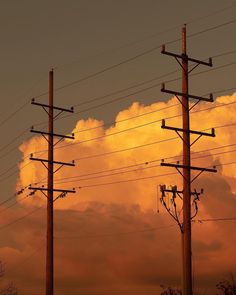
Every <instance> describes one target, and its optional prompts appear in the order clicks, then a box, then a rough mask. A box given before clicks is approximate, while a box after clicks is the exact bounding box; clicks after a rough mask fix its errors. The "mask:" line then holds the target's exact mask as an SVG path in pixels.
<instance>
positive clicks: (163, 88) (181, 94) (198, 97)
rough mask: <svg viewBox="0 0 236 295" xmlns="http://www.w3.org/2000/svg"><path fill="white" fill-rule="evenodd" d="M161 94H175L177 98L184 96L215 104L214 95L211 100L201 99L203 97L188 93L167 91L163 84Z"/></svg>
mask: <svg viewBox="0 0 236 295" xmlns="http://www.w3.org/2000/svg"><path fill="white" fill-rule="evenodd" d="M161 92H165V93H169V94H173V95H176V96H183V97H187V98H193V99H198V100H199V101H200V100H202V101H207V102H214V99H213V95H212V93H210V94H209V98H207V97H201V96H197V95H193V94H186V93H182V92H178V91H173V90H169V89H166V88H165V83H162V87H161Z"/></svg>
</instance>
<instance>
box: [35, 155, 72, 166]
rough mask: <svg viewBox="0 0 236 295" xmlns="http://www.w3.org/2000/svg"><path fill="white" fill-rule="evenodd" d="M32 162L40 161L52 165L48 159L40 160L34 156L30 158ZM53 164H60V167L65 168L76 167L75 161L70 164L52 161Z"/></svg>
mask: <svg viewBox="0 0 236 295" xmlns="http://www.w3.org/2000/svg"><path fill="white" fill-rule="evenodd" d="M30 160H32V161H39V162H42V163H45V162H46V163H50V162H51V161H49V160H47V159H40V158H34V157H33V155H31V156H30ZM52 163H53V164H58V165H63V166H73V167H74V166H75V163H74V161H72V163H68V162H61V161H52Z"/></svg>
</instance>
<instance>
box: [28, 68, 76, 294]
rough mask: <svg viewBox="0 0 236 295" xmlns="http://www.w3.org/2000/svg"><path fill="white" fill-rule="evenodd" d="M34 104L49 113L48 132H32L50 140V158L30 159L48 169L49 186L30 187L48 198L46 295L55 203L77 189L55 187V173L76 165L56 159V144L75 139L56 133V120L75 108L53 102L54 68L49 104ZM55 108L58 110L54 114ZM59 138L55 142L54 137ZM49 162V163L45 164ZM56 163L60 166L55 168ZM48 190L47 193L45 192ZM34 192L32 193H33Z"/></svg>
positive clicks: (51, 273) (51, 270)
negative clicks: (63, 140)
mask: <svg viewBox="0 0 236 295" xmlns="http://www.w3.org/2000/svg"><path fill="white" fill-rule="evenodd" d="M31 103H32V104H33V105H37V106H41V107H42V108H43V109H44V110H45V111H46V113H47V114H48V132H43V131H36V130H34V128H32V129H31V132H33V133H36V134H41V135H42V136H43V137H44V138H45V139H46V141H47V142H48V158H47V159H39V158H35V157H33V154H31V156H30V159H31V160H33V161H39V162H41V163H42V164H43V165H44V166H45V167H46V168H47V170H48V181H47V188H45V187H44V186H42V187H33V186H30V187H29V189H31V190H33V193H35V192H36V191H37V190H39V191H41V192H42V193H43V194H44V195H45V197H46V198H47V246H46V295H53V294H54V245H53V213H54V212H53V205H54V202H55V201H56V200H57V199H58V198H63V197H65V196H66V194H67V193H75V190H74V189H73V190H65V189H55V188H54V174H55V173H56V172H57V171H58V170H60V169H61V168H62V167H63V166H75V164H74V161H72V162H71V163H65V162H60V161H54V147H55V145H56V144H58V143H59V142H61V141H62V139H64V138H69V139H74V135H73V134H72V136H67V135H62V134H57V133H54V120H55V118H57V117H58V116H59V115H60V114H62V113H63V112H70V113H73V108H71V109H64V108H59V107H55V106H54V102H53V70H51V71H50V72H49V103H48V105H46V104H42V103H37V102H35V100H34V99H32V102H31ZM54 110H55V111H58V113H57V114H56V115H54ZM55 137H57V138H59V139H58V140H57V141H55V142H54V138H55ZM45 163H47V165H46V164H45ZM54 164H55V165H58V167H57V168H56V169H55V170H54ZM45 192H46V193H45ZM54 192H57V193H59V195H58V196H57V197H56V198H54ZM33 193H32V194H31V195H33Z"/></svg>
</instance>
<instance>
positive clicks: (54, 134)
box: [30, 128, 75, 139]
mask: <svg viewBox="0 0 236 295" xmlns="http://www.w3.org/2000/svg"><path fill="white" fill-rule="evenodd" d="M30 132H32V133H37V134H41V135H43V136H45V135H52V136H54V137H61V138H68V139H75V137H74V134H73V133H72V135H71V136H70V135H63V134H58V133H50V132H45V131H39V130H34V129H33V128H32V129H31V130H30Z"/></svg>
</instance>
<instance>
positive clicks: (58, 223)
mask: <svg viewBox="0 0 236 295" xmlns="http://www.w3.org/2000/svg"><path fill="white" fill-rule="evenodd" d="M235 98H236V93H235V94H233V95H232V96H222V97H219V98H217V100H216V101H215V102H214V103H213V104H212V105H210V104H204V103H203V104H199V105H197V106H196V107H195V109H194V111H195V113H193V114H192V121H191V128H193V129H197V130H203V129H208V128H211V127H213V126H219V125H229V124H231V123H232V122H234V121H233V120H234V114H235V111H236V106H235V105H234V104H232V105H230V106H227V107H220V106H221V105H222V104H224V103H230V102H233V101H235ZM173 104H176V102H175V100H174V99H171V100H169V101H167V102H165V103H164V102H162V103H160V102H158V103H154V104H152V105H148V106H144V105H141V104H139V103H133V104H132V105H131V106H130V107H129V108H128V109H126V110H123V111H121V112H119V113H118V114H117V117H116V122H117V123H115V124H114V125H112V126H110V127H109V128H106V126H102V125H103V122H102V121H98V120H95V119H92V118H91V119H88V120H79V121H78V123H77V124H76V126H75V128H74V130H73V132H75V140H74V141H70V140H65V141H63V142H62V143H61V144H60V145H58V146H57V147H58V148H57V149H56V152H55V159H60V160H62V161H71V160H73V159H78V160H77V161H76V167H75V168H71V167H69V168H66V167H65V168H63V169H62V170H60V171H58V172H57V174H56V176H55V186H57V187H63V188H73V187H81V189H79V188H77V192H76V194H74V195H70V196H69V195H68V196H67V197H66V198H65V199H59V200H58V201H57V202H55V208H56V209H58V210H55V257H57V258H56V260H55V267H56V288H57V292H58V294H64V293H65V292H69V293H70V294H72V295H73V294H78V293H79V294H86V295H87V294H96V295H98V294H111V293H112V294H115V295H116V294H117V295H118V294H121V293H124V292H129V294H134V293H135V294H140V295H143V294H146V293H148V294H158V293H159V291H160V287H159V285H160V284H172V285H178V284H180V281H181V279H180V275H181V257H180V253H181V245H180V234H179V229H178V227H177V225H176V224H175V223H174V221H173V220H172V219H171V218H170V217H169V215H168V214H167V213H166V212H165V210H164V209H163V208H161V212H160V213H159V214H157V212H156V210H157V199H158V198H159V195H158V196H157V190H159V188H158V185H159V184H161V183H166V184H167V185H170V184H177V185H178V186H179V187H181V185H182V180H181V177H180V175H178V174H177V173H176V174H173V175H168V176H167V175H166V176H161V177H153V178H148V177H150V176H154V175H162V174H168V173H173V172H175V171H173V169H167V168H164V167H159V166H158V164H159V163H160V161H156V160H157V159H162V158H166V157H170V156H180V155H181V153H182V143H181V141H180V140H179V139H173V140H171V141H165V140H166V139H169V138H170V137H173V138H174V137H176V135H175V134H174V133H172V132H171V131H168V130H163V129H161V121H160V120H161V119H162V118H169V119H166V124H167V125H171V126H181V124H182V123H181V116H179V117H176V116H177V115H180V114H181V109H180V107H178V106H174V107H172V106H173ZM211 106H216V108H212V109H209V110H208V111H205V112H203V111H201V110H203V109H206V108H209V107H211ZM217 106H219V107H217ZM157 110H159V111H157ZM146 113H148V115H144V114H146ZM134 116H136V118H134V119H132V120H129V119H128V118H130V117H134ZM150 122H152V124H148V125H147V123H150ZM138 125H143V127H140V128H136V126H138ZM97 126H99V127H98V128H96V127H97ZM125 129H130V130H129V131H126V132H123V130H125ZM113 133H116V135H113ZM216 134H217V136H216V138H202V139H200V140H199V141H198V142H197V143H196V145H194V146H193V160H192V163H193V165H199V166H203V167H207V166H212V165H213V164H218V163H222V162H223V163H226V162H232V161H233V160H234V153H233V152H232V153H225V154H222V155H220V154H219V152H222V151H227V149H218V147H220V146H222V145H230V144H234V143H235V142H234V140H235V134H234V127H233V126H228V127H227V128H217V129H216ZM93 138H97V139H96V140H90V139H93ZM156 141H163V142H162V143H158V144H151V145H147V144H149V143H153V142H156ZM141 145H146V146H143V147H140V148H134V149H130V148H132V147H135V146H141ZM209 148H216V149H215V150H211V151H207V150H208V149H209ZM46 149H47V147H46V143H45V141H44V140H43V139H42V138H40V137H33V138H32V139H30V140H29V141H27V142H25V143H24V144H23V145H21V147H20V150H21V151H22V154H23V156H22V158H23V160H22V163H21V165H20V168H23V167H24V166H25V165H26V164H27V163H29V162H28V161H29V160H28V159H25V157H26V156H27V155H28V154H30V153H31V152H36V153H37V152H39V151H42V150H46ZM231 149H233V147H232V148H231ZM117 150H125V151H123V152H114V151H117ZM201 150H202V152H201V153H199V152H198V151H201ZM204 150H206V151H204ZM228 150H229V149H228ZM101 154H105V155H103V156H101ZM36 155H37V156H42V157H47V154H46V153H45V152H44V154H43V153H38V154H36ZM98 155H100V156H98ZM176 160H181V158H176V157H175V158H172V159H168V160H166V161H168V162H170V161H176ZM124 166H125V167H126V166H130V167H129V168H122V169H119V170H114V169H116V168H119V167H124ZM152 166H153V167H152ZM128 170H129V172H127V171H128ZM218 170H219V172H218V173H217V174H214V175H212V174H206V173H205V174H203V175H201V176H200V177H199V178H198V179H197V181H196V182H195V183H194V186H193V188H195V187H196V188H197V189H200V188H204V190H205V192H204V196H203V197H202V198H201V202H200V203H199V215H198V217H197V218H199V219H206V218H214V217H225V216H234V212H235V208H236V204H235V202H236V201H235V200H236V198H235V195H234V191H235V187H236V179H235V177H234V165H226V166H222V167H218ZM101 171H107V172H103V173H97V174H92V175H91V173H96V172H101ZM118 172H125V173H120V174H118ZM107 174H109V176H107ZM111 174H113V175H111ZM98 176H99V177H98ZM45 177H46V170H45V168H44V167H43V166H42V165H41V164H40V163H36V162H33V163H31V164H29V165H27V166H26V167H25V168H23V169H21V170H20V173H19V179H18V183H17V188H20V187H21V186H26V185H28V184H29V183H37V184H36V185H42V183H40V181H41V179H44V180H43V181H45ZM72 177H73V178H72ZM141 178H142V180H137V181H129V180H131V179H133V180H135V179H141ZM145 178H147V179H145ZM113 182H117V183H116V184H110V185H103V183H113ZM20 199H21V196H19V202H21V204H22V205H23V206H26V208H27V210H30V208H31V207H33V206H41V205H43V206H44V205H45V203H46V202H45V198H44V197H43V195H41V194H40V193H37V194H35V195H34V197H32V198H31V199H29V198H26V199H24V200H23V201H20ZM179 205H180V204H179ZM22 210H23V209H22ZM24 210H26V209H24ZM44 210H45V207H44V208H43V209H40V210H39V212H38V213H37V214H36V215H35V216H32V217H29V218H28V219H27V220H26V219H25V220H24V221H22V223H21V224H20V223H19V224H16V225H15V229H16V230H15V231H13V232H12V231H11V232H9V233H8V239H7V241H8V240H9V242H7V244H6V245H2V246H1V248H0V251H1V252H0V254H1V256H2V257H4V258H5V259H6V261H7V263H9V264H11V261H12V260H11V257H14V256H15V257H19V261H20V258H24V257H26V256H27V255H26V253H27V254H28V253H30V252H31V251H34V249H35V248H37V245H38V244H40V242H39V240H40V237H41V238H42V237H43V236H44V235H45V234H44V231H45V216H44V215H42V214H41V213H42V212H43V211H44ZM18 214H19V215H20V214H22V212H21V211H19V212H16V213H15V215H16V217H17V216H18ZM40 214H41V215H40ZM4 222H7V220H5V221H4ZM171 225H174V226H171ZM22 228H23V230H22ZM32 237H34V239H32ZM235 238H236V236H235V234H234V223H233V222H227V223H226V222H220V221H219V222H203V223H202V224H200V223H198V222H195V223H194V224H193V255H194V260H193V261H194V265H195V270H196V275H197V277H198V278H199V285H200V286H201V285H202V286H203V285H204V286H206V285H208V286H210V285H211V284H213V282H217V281H218V280H220V279H221V277H222V276H223V275H224V274H225V273H227V272H228V271H235V266H234V263H233V262H234V261H235V258H236V257H235V251H234V246H233V245H234V243H235ZM6 247H8V248H10V249H13V250H14V251H16V252H14V253H13V254H12V253H10V252H11V251H10V252H9V253H8V252H4V251H6ZM8 248H7V249H8ZM13 250H12V251H13ZM7 251H8V250H7ZM18 252H19V253H18ZM43 252H44V251H42V252H41V254H37V255H35V256H34V258H33V259H32V260H30V261H29V262H27V263H26V267H25V268H24V269H25V272H19V271H15V272H12V273H11V274H9V276H10V278H11V279H12V280H16V282H18V283H20V286H22V290H26V291H25V292H28V293H25V294H31V293H30V292H32V291H31V290H32V289H30V288H33V287H32V286H30V285H29V284H28V281H27V276H26V274H27V275H30V277H31V282H35V284H36V285H40V286H41V287H39V289H38V294H39V293H40V292H42V289H41V288H42V282H43V281H44V277H43V276H44V266H43V265H42V264H43V259H42V258H43V255H44V253H43ZM225 253H227V255H226V254H225ZM15 260H17V258H14V261H15ZM35 265H37V266H39V268H35ZM173 265H174V266H175V267H173ZM32 269H33V271H32ZM204 276H207V278H208V281H207V282H206V281H204ZM32 284H33V283H32ZM211 286H212V285H211ZM34 294H36V293H34ZM36 295H37V294H36Z"/></svg>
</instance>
